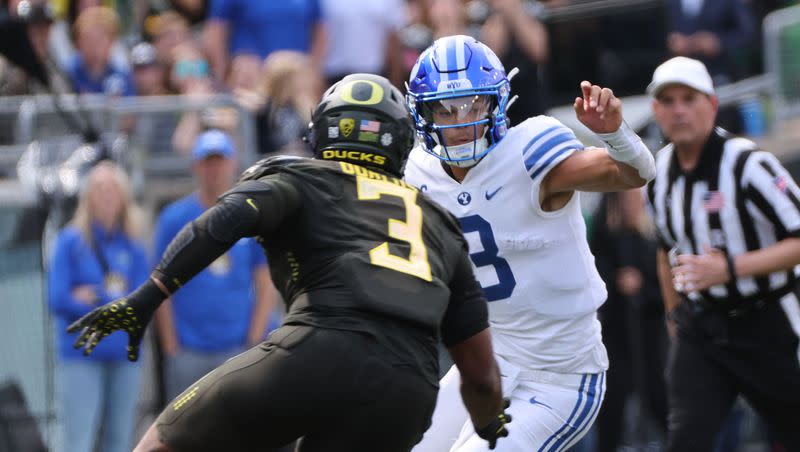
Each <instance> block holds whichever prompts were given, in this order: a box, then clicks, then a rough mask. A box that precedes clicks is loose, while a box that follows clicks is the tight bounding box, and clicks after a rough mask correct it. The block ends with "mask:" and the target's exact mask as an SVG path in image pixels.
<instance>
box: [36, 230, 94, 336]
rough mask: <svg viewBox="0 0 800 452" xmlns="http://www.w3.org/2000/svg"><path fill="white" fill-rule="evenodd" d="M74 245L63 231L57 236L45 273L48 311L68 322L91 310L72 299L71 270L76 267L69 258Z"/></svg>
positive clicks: (89, 307)
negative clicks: (48, 300)
mask: <svg viewBox="0 0 800 452" xmlns="http://www.w3.org/2000/svg"><path fill="white" fill-rule="evenodd" d="M74 243H75V242H74V241H73V240H70V237H68V236H67V234H65V233H64V232H63V231H62V233H60V234H59V235H58V237H57V238H56V243H55V246H54V247H53V254H52V256H51V258H50V266H49V271H48V272H47V285H48V294H49V298H50V309H51V310H52V311H53V313H55V314H56V315H57V316H59V317H62V318H64V319H65V320H67V321H70V322H71V321H73V320H76V319H78V318H80V317H81V316H83V315H84V314H87V313H89V311H91V310H92V308H93V307H92V306H88V305H85V304H83V303H79V302H78V301H77V300H75V298H73V297H72V283H71V281H72V269H73V268H74V267H75V266H76V265H77V263H76V262H72V259H71V258H70V255H71V247H72V245H73V244H74Z"/></svg>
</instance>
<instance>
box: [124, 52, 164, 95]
mask: <svg viewBox="0 0 800 452" xmlns="http://www.w3.org/2000/svg"><path fill="white" fill-rule="evenodd" d="M131 67H132V68H133V83H134V85H135V87H136V94H137V95H139V96H163V95H166V94H169V89H168V88H167V83H166V77H167V76H166V71H165V69H164V66H163V65H161V64H160V63H159V62H158V59H157V57H156V49H155V47H153V45H152V44H150V43H147V42H141V43H139V44H136V45H135V46H133V48H132V49H131Z"/></svg>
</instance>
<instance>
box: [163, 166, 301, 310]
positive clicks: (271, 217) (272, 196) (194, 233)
mask: <svg viewBox="0 0 800 452" xmlns="http://www.w3.org/2000/svg"><path fill="white" fill-rule="evenodd" d="M251 182H258V181H251ZM274 182H275V183H272V184H268V183H260V185H259V186H258V187H257V188H258V190H254V189H252V185H253V184H249V185H248V186H245V187H237V188H234V189H233V190H231V191H229V192H228V193H226V194H225V195H223V196H222V197H220V199H219V201H217V204H215V205H214V207H212V208H210V209H208V210H207V211H206V212H205V213H203V215H201V216H200V217H199V218H198V219H196V220H194V221H192V222H191V223H189V224H187V225H186V226H184V227H183V229H181V231H180V232H179V233H178V235H177V236H176V237H175V238H174V239H173V240H172V242H170V244H169V245H168V246H167V250H166V251H165V252H164V255H163V256H162V259H161V263H159V264H158V266H157V267H156V269H155V270H154V271H153V277H155V279H157V280H158V281H160V282H161V283H162V284H163V285H164V288H165V289H166V290H167V291H168V292H169V293H170V294H172V293H174V292H175V291H176V290H178V288H180V287H181V286H182V285H183V284H185V283H186V282H187V281H188V280H190V279H191V278H192V277H194V275H196V274H197V273H199V272H200V271H201V270H203V269H204V268H205V267H206V266H208V265H209V264H211V263H212V262H214V260H215V259H216V258H218V257H219V256H221V255H222V253H224V252H225V251H227V250H228V249H229V248H230V247H231V246H233V244H234V243H236V242H237V241H238V240H239V239H240V238H242V237H252V236H255V235H263V234H268V233H270V232H272V231H273V230H274V228H275V227H277V226H278V225H279V224H280V223H281V222H282V221H283V220H284V219H285V218H286V217H287V215H290V214H291V213H292V212H294V210H295V209H296V208H297V207H298V206H299V196H298V195H297V192H296V190H294V189H293V188H292V187H291V185H288V184H287V183H286V182H285V181H281V180H279V179H277V178H276V180H275V181H274ZM242 185H244V184H242ZM240 188H242V189H241V190H240ZM247 188H251V189H247ZM245 189H247V190H245ZM287 193H288V194H287Z"/></svg>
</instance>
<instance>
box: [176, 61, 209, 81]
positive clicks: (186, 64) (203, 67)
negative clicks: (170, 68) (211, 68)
mask: <svg viewBox="0 0 800 452" xmlns="http://www.w3.org/2000/svg"><path fill="white" fill-rule="evenodd" d="M175 76H176V77H178V79H179V80H183V79H187V78H205V77H208V61H206V60H178V62H177V63H175Z"/></svg>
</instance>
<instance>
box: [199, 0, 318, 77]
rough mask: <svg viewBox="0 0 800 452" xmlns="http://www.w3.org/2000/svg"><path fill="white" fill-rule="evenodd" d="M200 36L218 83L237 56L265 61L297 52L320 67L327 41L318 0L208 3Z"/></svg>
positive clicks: (214, 1) (248, 0) (215, 1)
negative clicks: (277, 53) (281, 52)
mask: <svg viewBox="0 0 800 452" xmlns="http://www.w3.org/2000/svg"><path fill="white" fill-rule="evenodd" d="M203 34H204V42H205V48H206V52H207V53H208V56H209V61H210V62H211V68H212V73H213V76H214V80H216V81H218V82H222V81H224V80H225V79H226V78H227V73H228V70H229V66H230V61H231V58H232V57H235V56H237V55H240V54H253V55H256V56H258V57H259V58H260V59H264V58H266V57H267V56H268V55H269V54H270V53H272V52H274V51H276V50H296V51H299V52H304V53H308V54H310V55H311V57H312V61H313V62H314V63H315V65H316V66H317V67H321V65H322V61H323V59H324V56H325V48H326V41H327V38H326V36H325V28H324V26H323V23H322V13H321V11H320V6H319V0H295V1H292V2H273V1H257V2H254V1H251V0H211V6H210V10H209V18H208V21H207V22H206V25H205V29H204V31H203Z"/></svg>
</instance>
